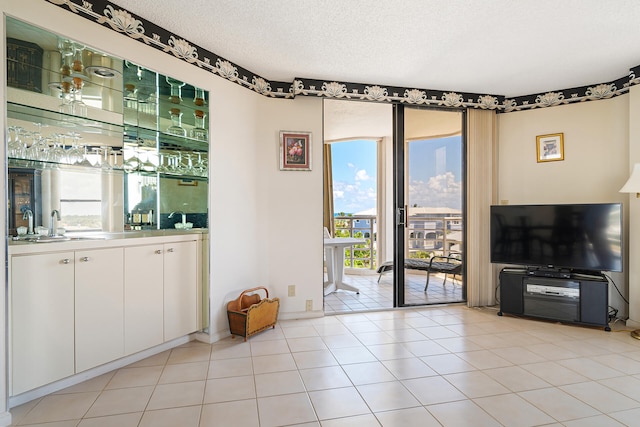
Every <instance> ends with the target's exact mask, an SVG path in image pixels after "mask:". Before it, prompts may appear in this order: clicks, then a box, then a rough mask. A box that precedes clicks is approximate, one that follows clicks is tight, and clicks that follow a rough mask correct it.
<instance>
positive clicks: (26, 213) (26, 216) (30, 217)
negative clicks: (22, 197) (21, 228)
mask: <svg viewBox="0 0 640 427" xmlns="http://www.w3.org/2000/svg"><path fill="white" fill-rule="evenodd" d="M22 219H26V220H28V221H29V224H28V226H27V234H33V212H32V211H31V209H25V211H24V214H22Z"/></svg>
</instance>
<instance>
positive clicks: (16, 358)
mask: <svg viewBox="0 0 640 427" xmlns="http://www.w3.org/2000/svg"><path fill="white" fill-rule="evenodd" d="M73 259H74V258H73V252H60V253H54V254H40V255H29V256H14V257H12V258H11V285H10V286H11V287H10V292H11V296H10V298H11V299H10V302H11V304H10V309H11V318H10V321H11V378H12V381H11V384H12V386H11V395H17V394H20V393H22V392H25V391H28V390H31V389H34V388H36V387H40V386H43V385H45V384H48V383H51V382H53V381H56V380H60V379H62V378H65V377H68V376H70V375H73V373H74V339H73V338H74V336H73V335H74V334H73V323H74V319H73V308H74V303H73V280H74V278H73V277H74V261H73Z"/></svg>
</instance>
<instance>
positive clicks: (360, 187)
mask: <svg viewBox="0 0 640 427" xmlns="http://www.w3.org/2000/svg"><path fill="white" fill-rule="evenodd" d="M331 160H332V165H333V200H334V212H335V213H340V212H344V213H357V212H362V211H365V210H367V209H371V208H375V207H376V186H377V184H376V182H377V181H376V180H377V176H376V171H377V168H376V142H375V141H367V140H358V141H348V142H337V143H333V144H332V145H331ZM408 204H409V205H412V206H413V205H416V206H421V207H450V208H454V209H461V205H462V143H461V137H459V136H458V137H450V138H440V139H436V140H423V141H412V142H411V143H410V144H409V200H408Z"/></svg>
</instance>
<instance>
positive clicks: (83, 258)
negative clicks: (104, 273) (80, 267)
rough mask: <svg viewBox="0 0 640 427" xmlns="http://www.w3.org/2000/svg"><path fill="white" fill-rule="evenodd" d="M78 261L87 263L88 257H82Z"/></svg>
mask: <svg viewBox="0 0 640 427" xmlns="http://www.w3.org/2000/svg"><path fill="white" fill-rule="evenodd" d="M80 261H82V262H89V257H88V256H83V257H82V258H80Z"/></svg>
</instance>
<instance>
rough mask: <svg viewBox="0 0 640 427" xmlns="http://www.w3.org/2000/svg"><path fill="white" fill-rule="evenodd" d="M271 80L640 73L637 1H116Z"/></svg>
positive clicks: (464, 85) (602, 77) (509, 86)
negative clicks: (633, 69)
mask: <svg viewBox="0 0 640 427" xmlns="http://www.w3.org/2000/svg"><path fill="white" fill-rule="evenodd" d="M112 2H113V3H115V4H117V5H119V6H121V7H123V8H125V9H127V10H129V11H130V12H132V13H135V14H137V15H140V16H141V17H143V18H145V19H147V20H149V21H151V22H154V23H155V24H157V25H159V26H161V27H164V28H165V29H167V30H169V31H171V32H173V33H175V34H176V35H178V36H180V37H182V38H184V39H186V40H188V41H189V42H191V43H193V44H196V45H199V46H202V47H203V48H205V49H207V50H210V51H211V52H214V53H215V54H217V55H219V56H222V57H224V58H226V59H227V60H229V61H231V62H233V63H235V64H237V65H239V66H241V67H244V68H246V69H248V70H250V71H251V72H253V73H256V74H258V75H260V76H262V77H264V78H266V79H268V80H275V81H284V82H291V81H293V79H294V78H295V77H300V78H309V79H320V80H331V81H334V80H335V81H341V82H353V83H369V84H380V85H390V86H401V87H413V88H422V89H436V90H455V91H460V92H473V93H485V94H493V95H505V96H508V97H511V96H520V95H529V94H535V93H543V92H547V91H552V90H560V89H567V88H572V87H577V86H585V85H591V84H597V83H605V82H610V81H613V80H615V79H617V78H620V77H624V76H626V75H627V73H628V71H629V69H630V68H631V67H634V66H637V65H640V48H638V46H640V24H638V23H639V22H640V1H638V0H618V1H615V2H612V1H603V0H563V1H558V0H518V1H514V0H379V1H369V0H348V1H345V0H322V1H320V0H313V1H312V0H278V1H266V0H253V1H238V0H190V1H188V2H187V1H181V2H176V1H175V0H112Z"/></svg>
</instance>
